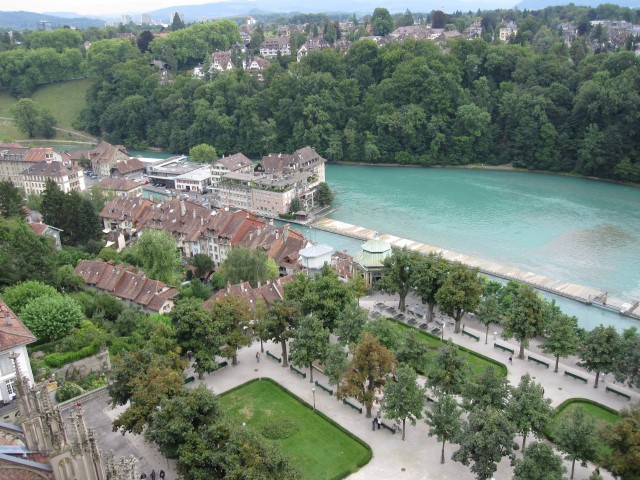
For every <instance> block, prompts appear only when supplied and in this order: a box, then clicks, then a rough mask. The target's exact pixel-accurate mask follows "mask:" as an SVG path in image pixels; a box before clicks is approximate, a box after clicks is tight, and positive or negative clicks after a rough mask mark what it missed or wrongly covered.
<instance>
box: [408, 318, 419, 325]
mask: <svg viewBox="0 0 640 480" xmlns="http://www.w3.org/2000/svg"><path fill="white" fill-rule="evenodd" d="M407 323H409V324H410V325H415V324H416V323H418V321H417V320H416V319H415V318H410V319H409V321H408V322H407Z"/></svg>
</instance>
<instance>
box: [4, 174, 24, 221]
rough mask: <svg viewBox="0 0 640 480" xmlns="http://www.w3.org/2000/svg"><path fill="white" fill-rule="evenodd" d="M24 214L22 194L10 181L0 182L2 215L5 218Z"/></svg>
mask: <svg viewBox="0 0 640 480" xmlns="http://www.w3.org/2000/svg"><path fill="white" fill-rule="evenodd" d="M21 214H22V194H21V193H20V190H19V189H18V187H16V186H15V185H14V184H13V183H12V182H11V181H9V180H2V181H0V215H2V216H3V217H5V218H9V217H19V216H20V215H21Z"/></svg>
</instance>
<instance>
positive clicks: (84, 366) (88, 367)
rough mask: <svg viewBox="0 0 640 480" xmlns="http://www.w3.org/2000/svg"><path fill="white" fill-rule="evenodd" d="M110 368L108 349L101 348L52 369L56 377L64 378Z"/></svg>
mask: <svg viewBox="0 0 640 480" xmlns="http://www.w3.org/2000/svg"><path fill="white" fill-rule="evenodd" d="M107 370H111V360H110V359H109V351H108V350H102V351H100V352H98V353H96V354H95V355H92V356H90V357H87V358H83V359H82V360H77V361H75V362H73V363H69V364H67V365H64V366H63V367H60V368H54V369H52V372H53V373H55V375H56V377H58V378H61V379H63V380H64V379H66V378H70V377H84V376H86V375H88V374H90V373H91V372H103V371H107Z"/></svg>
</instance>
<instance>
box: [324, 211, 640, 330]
mask: <svg viewBox="0 0 640 480" xmlns="http://www.w3.org/2000/svg"><path fill="white" fill-rule="evenodd" d="M313 227H314V228H317V229H319V230H324V231H327V232H331V233H336V234H338V235H345V236H349V237H352V238H357V239H359V240H365V241H366V240H370V239H372V238H374V237H376V236H377V237H378V238H380V239H381V240H383V241H385V242H387V243H389V244H390V245H391V246H393V247H396V248H403V247H406V248H408V249H410V250H413V251H416V252H419V253H421V254H423V255H428V254H430V253H436V254H440V255H442V257H443V258H445V259H447V260H449V261H451V262H460V263H463V264H465V265H468V266H470V267H472V268H477V269H478V270H479V271H480V272H482V273H484V274H487V275H490V276H493V277H498V278H502V279H505V280H517V281H519V282H523V283H526V284H529V285H531V286H532V287H534V288H536V289H539V290H543V291H546V292H549V293H552V294H554V295H558V296H561V297H564V298H568V299H570V300H574V301H577V302H580V303H583V304H586V305H594V306H597V307H600V308H606V309H608V310H611V311H614V312H617V313H619V314H621V315H625V316H628V317H631V318H635V319H637V320H640V305H639V303H638V301H637V300H629V301H625V300H622V299H618V298H613V297H610V296H609V295H608V293H607V292H605V291H603V290H599V289H595V288H590V287H585V286H582V285H577V284H574V283H571V282H564V281H560V280H556V279H553V278H550V277H547V276H544V275H539V274H535V273H532V272H527V271H524V270H520V269H518V268H514V267H511V266H506V265H501V264H499V263H497V262H491V261H487V260H482V259H479V258H475V257H472V256H470V255H465V254H462V253H459V252H455V251H452V250H447V249H444V248H440V247H435V246H433V245H428V244H425V243H420V242H415V241H413V240H408V239H405V238H400V237H396V236H394V235H390V234H386V233H380V232H376V231H374V230H371V229H368V228H366V227H361V226H358V225H351V224H349V223H345V222H341V221H338V220H332V219H329V218H325V219H322V220H319V221H317V222H315V223H314V224H313Z"/></svg>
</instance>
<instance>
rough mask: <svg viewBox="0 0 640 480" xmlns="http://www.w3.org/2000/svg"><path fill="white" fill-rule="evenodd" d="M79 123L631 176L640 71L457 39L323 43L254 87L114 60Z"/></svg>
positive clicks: (154, 136) (247, 78) (365, 156)
mask: <svg viewBox="0 0 640 480" xmlns="http://www.w3.org/2000/svg"><path fill="white" fill-rule="evenodd" d="M102 77H103V81H102V82H99V83H98V85H97V87H96V88H95V89H94V90H92V91H91V92H90V95H89V104H90V107H89V109H88V110H87V111H85V114H84V115H83V118H82V122H83V124H82V126H83V127H84V128H85V129H87V130H89V131H91V132H92V133H94V134H105V135H106V137H107V138H108V139H109V140H110V141H112V142H118V143H120V142H122V143H125V144H129V145H132V144H136V145H141V144H148V145H153V146H157V147H162V148H165V149H167V150H170V151H173V152H187V151H188V150H189V147H191V146H193V145H197V144H200V143H208V144H211V145H214V146H215V147H216V149H217V150H218V151H219V152H225V153H233V152H236V151H242V152H244V153H245V154H247V155H260V154H264V153H267V152H272V151H292V150H295V149H296V148H298V147H299V146H300V145H313V146H314V147H315V148H316V149H317V150H318V151H319V152H321V153H322V154H323V155H324V156H325V157H326V158H328V159H330V160H332V161H353V162H373V163H401V164H417V165H444V164H447V165H465V164H470V163H485V164H504V163H509V162H513V164H514V165H515V166H519V167H526V168H529V169H537V170H554V171H573V170H576V171H578V172H580V173H583V174H585V175H595V176H600V177H607V178H619V179H624V180H633V181H637V180H640V164H638V147H639V144H638V142H639V140H640V138H639V135H640V125H639V116H640V95H639V92H640V69H639V68H638V60H637V58H636V56H635V55H634V54H633V53H631V52H619V53H603V54H598V55H590V56H587V57H585V58H580V57H579V55H577V54H576V52H573V55H570V54H569V52H568V49H567V48H566V47H565V46H564V45H563V44H561V43H553V42H549V43H548V44H541V45H537V46H521V45H492V44H488V43H486V42H485V41H483V40H473V41H468V40H456V41H453V42H451V44H450V47H449V48H448V49H447V51H446V52H445V51H443V50H442V49H441V48H440V47H439V46H438V45H436V44H434V43H432V42H430V41H406V42H404V43H393V44H388V45H386V46H384V47H381V48H378V47H377V46H376V45H375V43H374V42H372V41H370V40H362V41H359V42H356V43H354V44H353V45H352V46H351V48H350V49H349V51H348V52H347V53H346V55H345V54H341V53H338V52H335V51H333V50H325V51H322V52H318V53H313V54H310V55H309V56H308V57H307V58H305V59H304V60H303V61H302V62H301V63H298V64H296V63H292V64H289V65H288V66H287V67H286V68H282V67H281V66H280V65H278V64H276V65H272V67H270V70H269V71H268V72H267V73H266V74H265V80H266V81H265V82H264V84H261V83H259V82H258V81H257V80H256V79H255V78H254V77H252V76H251V75H249V74H247V73H244V72H242V71H235V72H231V73H220V74H217V75H215V77H214V78H213V80H211V81H202V80H196V79H191V78H189V77H188V76H187V75H178V76H176V77H175V79H174V81H173V82H171V83H168V84H160V83H159V82H158V81H157V80H155V79H156V77H157V74H156V72H155V71H154V70H153V68H152V67H149V66H148V62H147V60H145V59H144V58H142V57H141V58H138V59H133V60H130V61H128V62H127V63H121V64H116V65H113V67H111V68H110V69H109V70H107V71H106V72H104V73H103V74H102Z"/></svg>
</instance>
